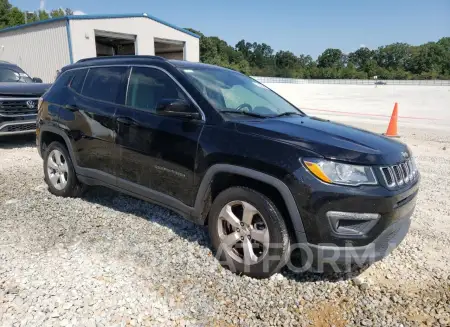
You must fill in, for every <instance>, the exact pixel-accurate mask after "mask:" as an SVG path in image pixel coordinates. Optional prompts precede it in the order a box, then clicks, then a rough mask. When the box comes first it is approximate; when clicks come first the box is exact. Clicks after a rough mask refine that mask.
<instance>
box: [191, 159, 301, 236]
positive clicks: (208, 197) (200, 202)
mask: <svg viewBox="0 0 450 327" xmlns="http://www.w3.org/2000/svg"><path fill="white" fill-rule="evenodd" d="M223 174H227V175H228V176H240V177H242V178H243V180H247V181H253V183H256V184H259V185H267V186H268V187H270V188H273V189H275V190H276V191H277V192H278V194H279V196H280V197H281V199H282V201H283V204H284V206H285V210H286V212H287V214H288V217H286V219H288V220H289V221H286V223H287V224H288V226H290V227H291V228H293V232H294V234H295V235H293V236H295V238H296V240H297V242H299V243H306V242H307V240H306V235H305V229H304V227H303V222H302V219H301V216H300V212H299V211H298V208H297V204H296V202H295V200H294V197H293V196H292V193H291V191H290V190H289V188H288V187H287V185H286V184H285V183H284V182H282V181H281V180H279V179H278V178H276V177H273V176H271V175H268V174H265V173H262V172H259V171H256V170H253V169H250V168H245V167H241V166H234V165H230V164H215V165H213V166H211V167H210V168H209V169H208V170H207V171H206V173H205V175H204V177H203V179H202V182H201V183H200V187H199V189H198V192H197V196H196V199H195V205H194V210H193V215H194V216H195V218H196V219H195V220H197V221H198V222H199V223H203V224H205V223H207V217H208V213H209V209H210V205H211V202H212V198H213V196H214V195H215V194H214V192H216V191H215V190H214V183H215V181H217V180H218V178H220V176H221V175H222V176H223ZM237 185H239V184H237ZM234 186H236V184H234ZM239 186H247V187H248V185H239ZM219 189H220V188H219ZM256 191H258V190H256ZM262 193H264V191H263V192H262ZM271 200H273V199H271ZM274 202H275V204H277V203H276V202H278V201H277V199H275V201H274ZM281 211H283V209H282V210H281Z"/></svg>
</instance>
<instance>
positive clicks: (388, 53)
mask: <svg viewBox="0 0 450 327" xmlns="http://www.w3.org/2000/svg"><path fill="white" fill-rule="evenodd" d="M375 58H376V60H377V62H378V65H379V66H380V67H384V68H389V69H405V68H406V67H407V65H408V64H409V61H410V59H411V46H410V45H409V44H407V43H393V44H390V45H387V46H383V47H379V48H378V50H377V51H376V53H375Z"/></svg>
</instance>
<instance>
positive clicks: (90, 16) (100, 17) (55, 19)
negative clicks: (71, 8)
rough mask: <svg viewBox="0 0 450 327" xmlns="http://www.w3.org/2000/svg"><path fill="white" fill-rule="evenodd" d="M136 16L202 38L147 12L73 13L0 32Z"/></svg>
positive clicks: (0, 31)
mask: <svg viewBox="0 0 450 327" xmlns="http://www.w3.org/2000/svg"><path fill="white" fill-rule="evenodd" d="M136 17H146V18H148V19H151V20H153V21H155V22H158V23H160V24H163V25H166V26H169V27H172V28H174V29H176V30H178V31H180V32H183V33H186V34H188V35H191V36H194V37H196V38H200V36H199V35H197V34H195V33H192V32H190V31H188V30H186V29H184V28H181V27H178V26H175V25H173V24H170V23H168V22H166V21H164V20H162V19H159V18H156V17H154V16H151V15H149V14H147V13H140V14H112V15H73V16H62V17H55V18H51V19H46V20H41V21H37V22H33V23H29V24H24V25H18V26H13V27H7V28H4V29H2V30H0V33H3V32H7V31H14V30H19V29H22V28H27V27H31V26H35V25H42V24H48V23H53V22H57V21H63V20H65V21H70V20H84V19H111V18H136Z"/></svg>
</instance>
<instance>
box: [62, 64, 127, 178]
mask: <svg viewBox="0 0 450 327" xmlns="http://www.w3.org/2000/svg"><path fill="white" fill-rule="evenodd" d="M82 71H84V72H82ZM127 71H128V67H114V66H113V67H97V68H89V69H85V70H80V73H79V74H78V75H75V77H74V79H73V80H72V81H71V83H70V85H69V89H70V90H71V93H72V96H71V97H70V98H69V99H68V100H67V103H66V104H65V105H64V106H63V107H62V108H61V110H60V119H61V120H62V121H63V122H64V124H65V125H67V128H68V129H69V131H70V134H71V137H72V139H73V143H74V144H73V149H74V152H75V156H76V161H77V165H78V166H80V168H81V170H80V174H82V175H85V176H88V177H92V178H97V179H102V180H104V181H106V182H108V183H110V184H115V177H114V175H115V169H116V165H115V163H116V162H117V160H118V156H117V149H116V146H115V120H114V115H115V111H116V108H117V105H120V104H123V103H124V99H125V90H126V82H125V81H126V78H127Z"/></svg>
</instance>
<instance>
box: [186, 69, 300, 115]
mask: <svg viewBox="0 0 450 327" xmlns="http://www.w3.org/2000/svg"><path fill="white" fill-rule="evenodd" d="M181 70H182V71H183V72H184V73H185V74H186V75H187V77H188V79H189V80H190V81H191V82H192V83H193V84H194V85H195V87H196V88H197V89H198V90H199V91H200V92H201V93H202V94H203V95H204V96H205V97H206V98H207V100H208V101H209V103H211V105H212V106H213V107H214V108H215V109H216V110H218V111H222V112H248V113H253V114H255V115H259V116H262V117H271V116H272V117H273V116H278V115H283V114H290V113H292V114H299V115H303V113H302V112H301V111H300V110H298V109H297V108H296V107H294V106H293V105H291V104H290V103H289V102H287V101H286V100H284V99H283V98H282V97H280V96H279V95H277V94H276V93H275V92H273V91H272V90H270V89H268V88H267V87H266V86H264V85H263V84H261V83H259V82H257V81H255V80H253V79H251V78H249V77H247V76H245V75H242V74H240V73H237V72H234V71H232V70H226V69H217V68H209V67H205V68H203V67H201V68H197V67H194V68H182V69H181Z"/></svg>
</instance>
